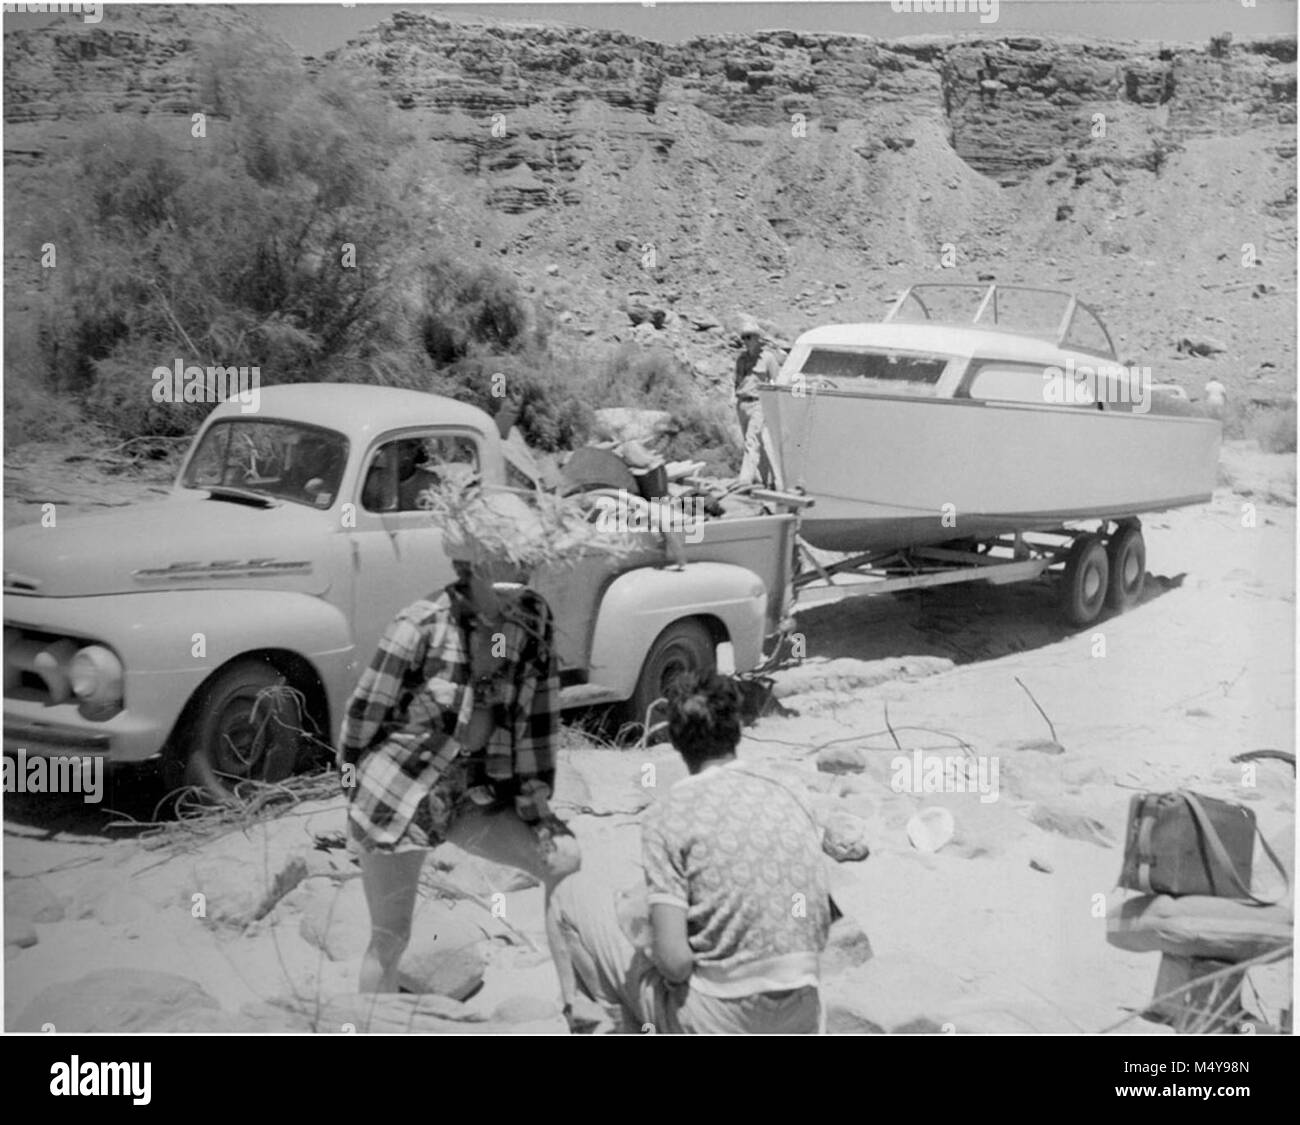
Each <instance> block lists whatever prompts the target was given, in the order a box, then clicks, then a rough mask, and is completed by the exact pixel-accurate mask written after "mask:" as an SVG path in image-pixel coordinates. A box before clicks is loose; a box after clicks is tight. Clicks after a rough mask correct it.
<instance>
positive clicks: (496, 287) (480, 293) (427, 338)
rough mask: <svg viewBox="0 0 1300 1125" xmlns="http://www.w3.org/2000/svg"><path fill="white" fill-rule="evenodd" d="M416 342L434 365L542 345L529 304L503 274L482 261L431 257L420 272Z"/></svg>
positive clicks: (516, 284) (542, 341)
mask: <svg viewBox="0 0 1300 1125" xmlns="http://www.w3.org/2000/svg"><path fill="white" fill-rule="evenodd" d="M420 273H421V282H422V301H423V306H422V312H421V314H420V319H419V332H420V339H421V341H422V343H423V345H424V350H425V351H426V352H427V353H428V355H429V357H430V359H432V360H433V362H434V363H436V364H440V365H443V364H452V363H456V362H457V361H458V360H461V359H464V358H465V357H466V356H468V355H470V354H471V353H473V352H475V351H483V350H486V351H490V352H494V353H508V352H512V351H518V350H519V349H521V348H524V347H527V346H530V345H533V346H540V345H542V344H544V342H545V341H544V335H543V334H542V333H540V332H538V331H536V330H535V329H532V324H531V317H530V310H529V304H528V302H527V301H526V300H525V298H524V295H523V294H522V293H521V292H520V290H519V285H518V283H517V282H516V281H515V279H514V278H513V277H512V276H511V275H510V274H508V273H506V272H504V271H503V270H501V269H498V268H496V267H495V266H492V265H488V264H485V263H463V262H459V261H456V260H454V259H453V258H451V257H449V256H447V255H435V256H433V257H432V258H430V259H429V260H428V261H426V262H424V263H423V264H422V266H421V268H420Z"/></svg>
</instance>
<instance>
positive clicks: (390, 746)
mask: <svg viewBox="0 0 1300 1125" xmlns="http://www.w3.org/2000/svg"><path fill="white" fill-rule="evenodd" d="M471 618H472V614H471V613H470V611H469V609H468V607H467V606H466V605H465V603H464V601H463V599H462V597H461V595H460V594H459V593H458V592H457V591H456V589H455V588H454V587H448V588H447V590H446V591H444V592H443V593H442V594H441V595H440V596H439V597H437V598H436V599H433V600H428V599H425V600H422V601H418V602H415V603H414V604H412V605H409V606H407V607H406V608H405V609H404V610H402V611H401V612H400V613H398V614H397V616H396V617H395V618H393V620H392V622H391V623H390V624H389V626H388V628H387V629H386V630H385V631H384V635H383V636H382V637H381V638H380V641H379V647H378V648H377V649H376V651H375V655H374V658H373V659H372V660H371V662H370V666H369V667H368V668H367V669H366V670H365V672H364V673H363V674H362V676H361V680H360V682H359V683H358V684H357V687H356V690H355V691H354V692H353V693H352V698H351V699H350V700H349V701H348V706H347V714H346V716H345V718H344V720H343V727H342V730H341V732H340V735H339V760H340V763H341V764H343V763H351V764H354V765H355V764H356V763H357V762H358V761H359V760H360V759H361V758H362V756H363V755H367V754H370V753H377V754H379V755H380V756H379V757H378V758H376V759H374V760H369V761H367V762H366V765H365V769H361V770H358V771H357V784H356V786H355V787H354V788H353V791H352V793H351V802H350V806H349V816H350V817H351V819H352V820H353V822H354V823H355V824H356V826H357V827H358V828H360V829H361V830H362V831H363V832H364V834H365V835H366V837H367V838H368V839H370V840H371V841H372V842H373V843H375V844H377V845H380V846H384V845H389V846H391V845H393V844H396V843H397V842H398V841H399V840H400V839H401V837H402V835H403V834H404V833H405V831H406V829H407V826H408V825H409V824H410V822H411V819H412V818H413V817H414V816H415V813H416V810H417V808H418V807H419V804H420V802H421V801H422V800H423V799H424V798H425V797H426V796H428V794H429V792H430V790H431V789H432V788H433V787H434V785H435V784H436V783H437V781H438V779H439V778H440V777H442V775H443V774H444V773H445V772H446V771H447V768H448V767H449V766H450V765H451V764H452V762H454V761H455V760H456V758H457V757H458V756H459V755H460V754H461V753H462V747H461V739H462V737H463V736H464V732H465V730H466V727H467V724H468V723H469V720H470V716H471V715H472V714H473V712H474V704H475V698H474V695H475V693H474V690H473V684H472V680H473V673H472V668H471V664H470V652H469V637H468V630H469V625H470V620H471ZM501 633H502V635H503V637H504V649H505V652H504V659H503V660H502V662H501V664H500V666H499V668H498V670H497V671H496V672H495V673H494V674H493V676H492V681H493V683H494V684H495V685H496V691H495V693H494V695H493V698H492V699H491V700H490V702H491V704H492V707H493V719H494V723H493V728H492V733H491V735H490V736H489V739H488V743H487V747H486V753H485V763H486V772H487V775H488V777H489V778H490V779H492V780H493V781H498V782H503V783H511V782H513V784H512V785H511V784H507V785H505V786H503V788H504V789H505V790H506V791H507V792H510V793H511V794H512V795H513V796H514V800H515V807H516V810H517V811H518V813H519V815H520V817H522V818H523V819H524V820H525V821H535V820H537V819H538V818H540V817H542V816H544V815H546V814H547V813H548V812H549V809H548V806H547V798H548V797H549V796H550V794H551V791H552V787H553V785H554V783H555V740H556V735H557V734H558V732H559V697H560V693H559V677H558V675H557V672H556V666H555V658H554V647H553V640H554V622H553V619H552V617H551V612H550V608H549V607H548V606H547V604H546V601H545V600H544V599H543V598H542V597H541V595H539V594H537V593H536V592H534V591H533V590H529V589H525V590H524V591H523V592H522V593H521V594H520V595H519V596H518V598H516V599H514V600H513V601H512V602H511V603H510V604H509V606H508V609H507V614H506V620H505V622H504V624H503V625H502V626H501ZM479 702H480V703H482V702H485V700H482V699H480V700H479Z"/></svg>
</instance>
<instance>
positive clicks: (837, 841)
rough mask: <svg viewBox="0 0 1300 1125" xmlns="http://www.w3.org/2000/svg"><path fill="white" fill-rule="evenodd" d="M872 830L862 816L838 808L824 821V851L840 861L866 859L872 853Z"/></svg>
mask: <svg viewBox="0 0 1300 1125" xmlns="http://www.w3.org/2000/svg"><path fill="white" fill-rule="evenodd" d="M870 830H871V829H870V826H869V825H868V824H867V822H866V821H865V820H863V819H862V818H861V817H858V816H854V815H853V814H852V813H850V812H844V811H841V810H836V811H834V812H832V813H830V815H828V816H827V817H826V818H825V820H824V821H823V822H822V851H824V852H825V853H826V854H827V855H828V856H830V857H831V858H832V859H834V860H836V861H838V862H840V863H848V862H856V861H858V860H863V859H866V858H867V856H869V855H870V854H871V848H870V847H869V845H868V842H867V836H868V834H869V832H870Z"/></svg>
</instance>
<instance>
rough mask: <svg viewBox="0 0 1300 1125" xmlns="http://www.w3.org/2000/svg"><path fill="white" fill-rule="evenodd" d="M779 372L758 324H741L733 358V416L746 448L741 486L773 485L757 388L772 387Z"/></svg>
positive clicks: (742, 463) (754, 321)
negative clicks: (738, 349) (737, 421)
mask: <svg viewBox="0 0 1300 1125" xmlns="http://www.w3.org/2000/svg"><path fill="white" fill-rule="evenodd" d="M780 371H781V364H780V363H779V362H778V360H777V358H776V355H775V353H774V352H773V351H772V349H771V348H768V347H765V346H764V344H763V330H762V329H761V328H760V327H759V326H758V322H757V321H756V320H753V319H751V318H749V317H746V318H745V319H744V320H743V321H741V324H740V354H739V355H738V356H736V373H735V391H736V414H737V415H738V416H739V418H740V433H741V438H742V440H743V442H744V446H745V456H744V460H742V461H741V463H740V475H739V480H740V483H741V484H755V483H757V482H760V481H761V482H762V483H763V484H765V485H769V486H770V485H771V484H772V483H773V473H772V465H771V463H770V462H769V460H768V457H767V450H766V448H765V447H764V443H763V407H762V406H761V405H760V403H759V399H758V388H759V386H760V385H761V384H764V383H774V382H775V381H776V377H777V375H778V374H779V373H780Z"/></svg>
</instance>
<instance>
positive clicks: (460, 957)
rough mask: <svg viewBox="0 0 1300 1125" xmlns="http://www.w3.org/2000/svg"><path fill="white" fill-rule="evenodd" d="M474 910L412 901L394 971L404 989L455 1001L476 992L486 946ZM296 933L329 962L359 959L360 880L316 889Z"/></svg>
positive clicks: (366, 940)
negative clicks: (404, 943) (404, 944)
mask: <svg viewBox="0 0 1300 1125" xmlns="http://www.w3.org/2000/svg"><path fill="white" fill-rule="evenodd" d="M476 909H477V908H476V907H474V906H471V905H464V906H461V907H459V908H455V907H453V906H451V905H449V904H447V903H445V902H443V901H441V900H438V899H424V900H422V901H417V902H416V905H415V917H414V919H413V920H412V922H411V939H410V943H409V944H408V945H407V947H406V953H405V954H404V955H403V957H402V962H401V965H400V966H399V969H398V972H399V977H400V983H401V985H402V987H403V988H405V989H406V990H407V991H408V992H414V993H435V994H437V995H440V996H451V997H453V998H455V999H461V998H463V997H465V996H468V995H470V993H472V992H474V991H475V990H476V989H477V988H478V986H479V984H480V983H481V982H482V980H483V970H484V968H485V967H486V964H487V957H486V954H487V945H486V939H485V936H484V932H483V930H482V928H481V927H480V926H479V925H477V924H476V923H475V921H474V919H473V913H474V911H475V910H476ZM298 933H299V934H300V935H301V937H302V938H303V940H304V941H306V942H308V943H309V944H310V945H313V946H315V947H316V948H317V949H319V950H321V951H322V952H323V953H324V954H325V956H326V957H328V958H329V959H330V960H331V961H351V960H356V959H359V958H360V957H361V955H362V954H363V953H364V952H365V951H366V947H367V946H368V945H369V944H370V911H369V908H368V907H367V906H366V899H365V889H364V888H363V887H362V884H361V880H360V879H350V880H348V881H347V882H346V883H343V884H342V885H341V886H338V887H329V888H322V889H320V890H318V891H316V893H315V894H314V895H313V896H312V898H311V899H310V900H309V901H308V902H307V903H306V904H305V905H304V907H303V912H302V920H301V921H300V923H299V926H298Z"/></svg>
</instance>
